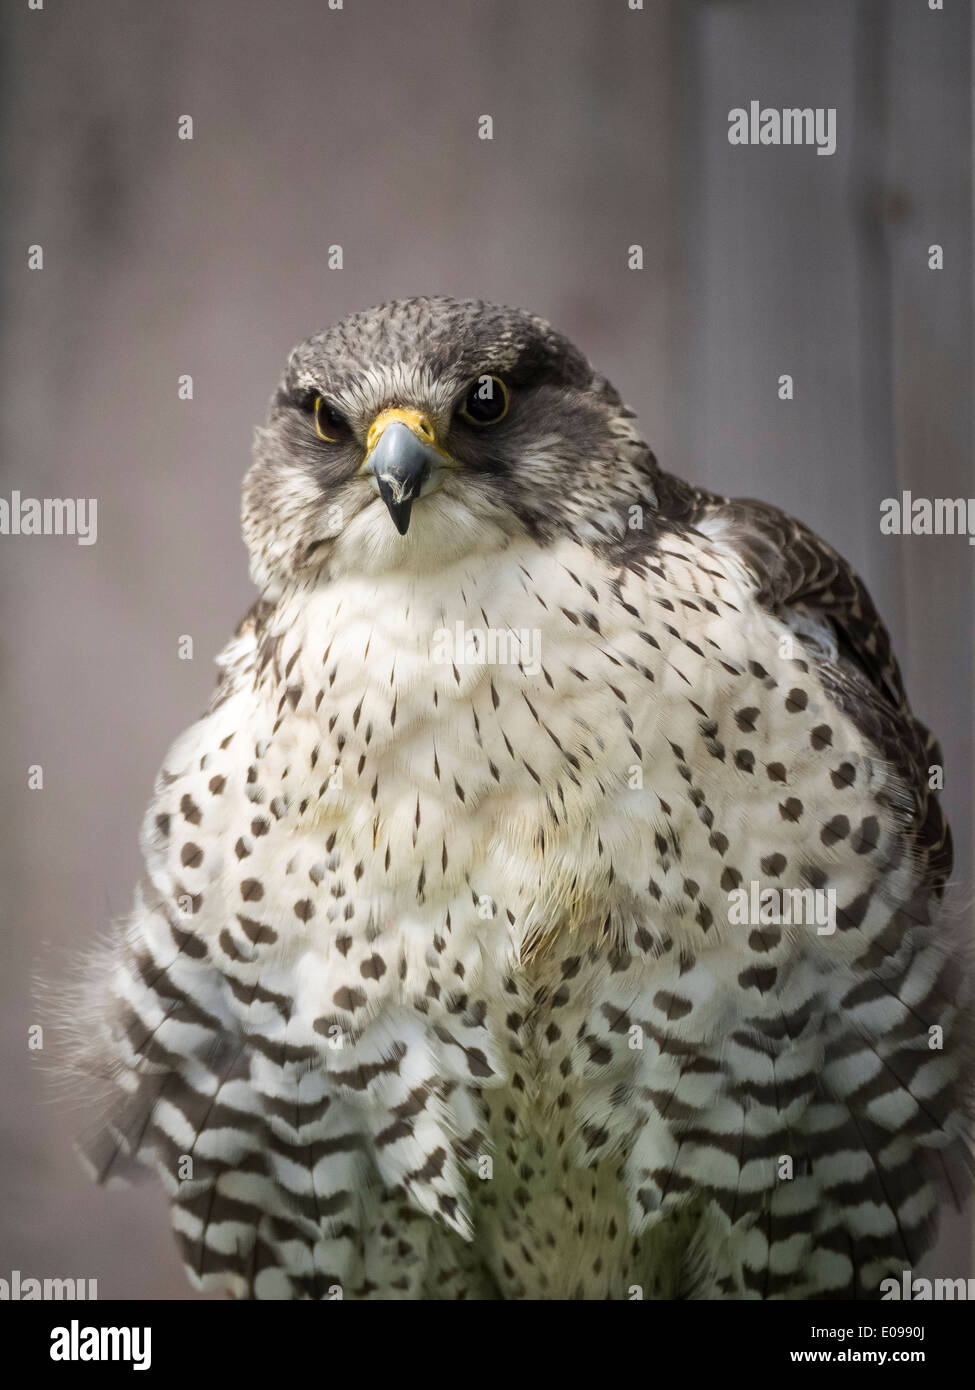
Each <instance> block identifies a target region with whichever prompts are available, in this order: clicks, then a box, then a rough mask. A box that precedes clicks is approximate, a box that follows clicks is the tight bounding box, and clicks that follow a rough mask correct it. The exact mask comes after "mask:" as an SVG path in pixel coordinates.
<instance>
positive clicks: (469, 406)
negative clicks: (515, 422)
mask: <svg viewBox="0 0 975 1390" xmlns="http://www.w3.org/2000/svg"><path fill="white" fill-rule="evenodd" d="M508 405H509V396H508V388H507V386H505V384H504V382H503V381H502V380H501V378H500V377H499V376H479V377H478V378H477V380H476V381H472V382H471V384H470V387H469V389H468V392H467V395H466V396H465V397H464V404H463V405H462V406H461V408H460V414H461V416H462V418H463V419H465V420H466V421H467V422H468V423H469V424H471V425H496V424H497V423H498V421H499V420H503V419H504V417H505V416H506V415H507V413H508Z"/></svg>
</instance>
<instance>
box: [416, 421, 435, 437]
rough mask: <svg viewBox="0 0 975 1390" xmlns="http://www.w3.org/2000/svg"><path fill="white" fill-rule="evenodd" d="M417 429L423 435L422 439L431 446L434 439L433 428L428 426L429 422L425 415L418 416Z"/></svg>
mask: <svg viewBox="0 0 975 1390" xmlns="http://www.w3.org/2000/svg"><path fill="white" fill-rule="evenodd" d="M417 428H418V429H419V431H420V433H421V434H422V435H423V438H424V439H427V440H429V441H430V443H431V444H432V443H433V437H434V435H433V426H432V425H431V424H430V421H429V420H428V419H427V417H426V416H425V415H421V416H420V418H419V420H418V421H417Z"/></svg>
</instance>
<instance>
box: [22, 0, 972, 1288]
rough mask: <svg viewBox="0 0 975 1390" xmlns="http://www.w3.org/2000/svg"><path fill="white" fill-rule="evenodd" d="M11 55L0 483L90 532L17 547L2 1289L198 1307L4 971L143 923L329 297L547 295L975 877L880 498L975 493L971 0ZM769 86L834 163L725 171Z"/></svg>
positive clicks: (953, 705)
mask: <svg viewBox="0 0 975 1390" xmlns="http://www.w3.org/2000/svg"><path fill="white" fill-rule="evenodd" d="M3 27H4V31H5V35H4V37H5V43H4V47H3V57H2V59H0V61H2V63H3V70H2V72H0V92H2V96H0V122H2V130H0V137H2V144H0V156H2V160H3V164H2V181H3V184H2V206H3V208H4V210H5V218H4V221H3V227H2V233H0V234H2V237H3V275H2V280H0V295H2V303H0V309H2V311H3V313H4V319H5V324H6V330H7V331H6V333H5V335H4V340H3V344H2V347H0V393H2V426H0V428H2V433H0V495H9V492H10V490H11V489H13V488H15V487H19V488H20V489H21V490H22V491H23V492H24V493H25V494H30V495H39V496H81V495H84V496H96V497H97V498H98V499H99V539H98V543H97V545H95V546H92V547H90V548H81V547H77V546H75V545H74V544H73V542H70V541H68V540H66V539H64V538H60V539H59V538H50V539H48V538H43V539H25V538H21V539H10V538H3V539H0V582H2V599H0V602H2V613H3V622H2V628H0V633H2V639H0V640H2V647H0V683H2V699H3V703H2V710H3V716H4V717H3V720H2V727H0V740H2V743H0V808H2V814H3V817H4V829H3V835H2V837H0V882H2V884H3V913H4V921H3V931H2V935H0V940H2V942H3V953H4V954H3V971H2V976H0V981H2V984H0V988H2V991H3V1010H2V1028H3V1055H4V1067H3V1069H2V1075H3V1081H2V1086H3V1091H2V1099H0V1117H2V1124H3V1127H4V1130H3V1139H2V1154H0V1174H2V1178H3V1188H4V1193H5V1201H4V1203H3V1216H2V1218H0V1219H2V1220H3V1222H4V1227H5V1229H4V1230H3V1231H2V1232H0V1273H2V1272H4V1271H5V1270H6V1269H11V1268H20V1269H22V1270H23V1271H25V1272H31V1273H35V1274H46V1275H76V1276H79V1277H80V1276H85V1277H98V1278H99V1280H100V1290H101V1293H102V1296H104V1297H107V1296H112V1295H115V1296H129V1297H142V1296H153V1295H154V1296H166V1297H184V1296H186V1295H187V1289H186V1286H185V1283H184V1281H183V1278H182V1275H181V1273H180V1271H179V1269H178V1267H177V1261H176V1257H175V1253H174V1251H173V1248H172V1245H171V1241H170V1238H169V1235H168V1231H167V1227H166V1219H165V1212H164V1209H163V1205H164V1204H163V1202H162V1199H161V1196H160V1194H159V1192H158V1191H157V1190H156V1189H155V1187H153V1186H151V1185H150V1186H146V1187H141V1188H138V1189H135V1190H134V1191H130V1192H128V1193H111V1194H106V1193H102V1192H96V1191H92V1190H90V1189H89V1187H88V1185H87V1182H86V1180H85V1179H84V1177H83V1176H82V1175H81V1174H80V1172H79V1170H78V1169H77V1168H76V1166H75V1164H74V1160H73V1158H72V1156H71V1154H70V1151H69V1145H70V1136H71V1134H72V1132H73V1130H74V1129H75V1128H76V1126H77V1124H78V1123H79V1122H80V1120H79V1117H78V1116H76V1115H73V1114H72V1113H71V1111H70V1109H68V1110H67V1111H66V1110H64V1109H59V1108H57V1107H54V1106H52V1105H51V1104H50V1103H49V1101H48V1100H47V1099H46V1093H45V1088H44V1085H43V1078H42V1076H41V1067H42V1066H43V1060H42V1061H41V1067H38V1066H37V1065H36V1063H37V1060H38V1059H37V1058H31V1057H30V1056H29V1055H28V1053H27V1049H26V1046H25V1037H26V1031H27V1027H28V1024H29V1023H30V1022H31V1021H32V1019H33V1017H34V1013H35V1010H34V1005H33V1003H32V999H31V991H30V979H31V975H32V973H33V972H34V971H35V970H37V969H40V970H42V971H44V970H48V971H49V970H50V969H51V968H52V967H53V968H56V967H57V965H58V963H59V962H61V961H62V960H63V959H64V957H65V954H66V952H68V951H69V950H70V949H71V948H72V947H75V946H77V945H79V944H82V943H84V942H86V941H90V940H91V939H92V937H93V936H94V935H95V934H96V933H97V932H98V931H99V930H100V929H101V927H102V926H103V925H104V923H105V922H106V921H107V920H108V919H109V917H110V916H112V915H113V914H119V913H121V912H124V911H125V910H126V908H127V906H128V903H129V898H130V892H131V885H132V883H133V882H134V880H135V877H136V874H137V871H138V852H137V842H136V834H137V827H138V824H139V820H140V817H141V814H142V810H143V807H144V803H145V800H146V797H147V795H148V792H149V790H150V787H151V784H152V779H153V777H154V774H155V771H156V768H157V767H158V764H159V762H160V759H161V757H162V754H163V752H164V751H165V748H166V747H167V745H168V743H169V741H170V740H171V738H172V737H173V736H174V735H175V734H176V733H177V732H178V731H179V730H180V729H181V728H182V727H183V726H184V725H185V724H186V723H187V722H188V721H189V720H190V719H191V718H192V717H194V716H195V715H196V714H197V712H198V711H199V710H200V708H201V707H202V706H203V704H204V703H205V700H206V698H207V695H208V692H209V688H210V685H211V679H212V668H211V666H210V664H209V663H210V659H211V657H212V655H213V653H214V652H215V651H216V650H217V649H218V647H219V646H220V645H221V643H222V642H223V640H224V638H225V637H226V635H227V634H228V632H229V631H230V629H231V627H232V625H233V624H234V622H235V621H236V618H237V617H238V615H239V613H240V612H241V611H242V609H243V608H244V607H245V605H246V604H247V603H248V601H249V588H248V583H247V578H246V564H245V559H244V552H243V548H242V545H241V543H240V540H239V534H238V525H237V502H238V486H239V479H240V476H241V474H242V472H243V470H244V467H245V465H246V461H247V454H248V448H249V440H250V434H251V430H252V427H253V425H254V423H255V422H257V421H258V420H259V419H260V417H261V416H262V414H263V411H264V407H265V403H266V400H267V397H268V395H269V394H270V391H271V388H272V386H273V384H274V381H275V378H276V375H277V372H278V370H279V367H280V364H281V361H282V360H283V357H284V354H285V352H286V351H287V349H288V348H289V347H290V346H291V345H292V343H293V342H294V341H296V340H297V339H298V338H300V337H302V336H304V335H305V334H306V333H308V332H309V331H311V330H314V329H315V328H317V327H320V326H322V325H323V324H324V323H326V322H329V321H331V320H333V319H335V318H336V317H338V316H340V315H341V314H343V313H345V312H347V311H349V310H351V309H354V308H359V307H363V306H364V305H366V304H370V303H374V302H377V301H379V300H382V299H385V298H388V297H391V296H394V295H402V294H415V293H423V292H432V291H440V292H447V293H453V294H459V295H474V296H483V297H486V298H493V299H498V300H502V301H507V302H511V303H518V304H523V305H526V306H529V307H531V308H534V309H536V310H538V311H540V312H542V313H544V314H546V315H547V316H548V317H550V318H551V319H552V320H553V321H554V322H556V323H557V324H558V325H559V326H561V327H562V328H564V329H565V330H566V331H568V332H569V334H570V335H571V336H573V337H574V338H575V339H576V340H577V341H578V342H579V343H580V345H581V346H582V347H583V348H584V349H585V350H586V351H587V352H588V353H589V355H590V356H591V357H592V359H593V360H594V361H596V362H597V363H598V364H599V365H600V367H601V368H602V369H603V370H605V371H606V372H607V373H608V374H609V375H610V376H611V378H613V379H614V380H615V381H616V382H617V384H618V385H619V387H620V389H621V390H622V391H623V393H624V395H625V396H626V397H627V398H628V399H629V401H630V402H631V403H632V404H633V405H634V407H636V408H637V409H638V410H639V412H640V415H641V418H642V420H643V423H644V426H645V433H646V437H647V438H648V439H649V440H650V441H651V442H652V443H653V445H654V447H655V448H656V450H657V453H658V455H659V457H660V459H661V461H662V463H663V464H664V466H666V467H669V468H672V469H673V470H674V471H677V472H681V473H683V474H685V475H687V476H689V477H692V478H694V479H695V480H697V481H700V482H703V483H706V484H708V485H710V486H713V487H715V488H717V489H719V490H720V491H723V492H729V493H737V494H750V495H755V496H761V497H764V498H766V499H767V500H770V501H773V502H776V503H778V504H780V505H781V506H783V507H785V508H786V509H788V510H791V511H793V512H795V513H796V514H798V515H799V516H801V517H802V518H803V519H804V520H806V521H807V522H808V523H810V524H811V525H812V526H813V527H814V528H815V529H817V530H818V531H820V532H821V533H822V534H823V535H825V536H826V537H827V538H828V539H829V540H831V541H832V542H833V543H834V544H836V545H837V546H838V547H839V548H840V549H841V550H843V551H844V552H845V553H846V554H848V555H849V556H850V557H851V559H853V560H854V561H855V562H856V563H857V565H858V566H859V568H860V569H861V571H862V572H863V573H864V575H865V576H866V578H867V579H868V581H869V582H870V584H871V587H872V588H873V590H874V594H875V597H876V599H877V602H878V604H879V606H880V608H881V610H882V611H883V612H884V613H885V615H886V616H887V618H888V621H889V622H890V625H891V627H892V630H893V632H894V635H895V639H896V642H897V646H898V649H899V651H900V653H901V655H902V658H903V661H904V665H905V672H906V676H907V681H908V686H909V689H910V691H911V693H912V696H913V699H914V701H915V704H916V706H917V708H918V710H919V712H920V713H921V714H922V715H923V717H924V718H925V719H927V720H928V722H930V723H931V724H932V725H933V726H934V727H935V728H936V729H937V730H938V731H939V732H940V734H941V735H942V738H943V741H944V746H945V763H946V769H947V784H946V798H947V801H948V805H949V808H950V811H951V814H952V818H953V822H954V825H955V830H956V836H957V839H958V848H959V893H960V894H963V893H965V892H966V891H968V885H969V881H970V876H971V865H972V853H971V842H972V807H971V788H972V779H971V767H972V713H971V711H972V701H971V680H972V664H973V663H972V655H973V653H972V641H973V637H972V633H973V623H972V598H973V586H972V565H973V563H975V550H973V549H972V548H971V547H969V546H968V545H966V543H965V540H964V539H963V538H950V537H948V538H934V537H930V538H929V537H907V538H896V537H883V536H882V535H881V534H880V530H879V524H878V523H879V503H880V500H881V499H882V498H883V497H886V496H889V495H892V494H896V493H898V492H899V491H900V489H902V488H905V487H906V488H910V489H912V490H913V491H914V492H916V493H918V494H922V493H923V494H925V495H931V496H966V497H967V496H969V495H975V480H973V477H972V471H973V450H972V407H971V371H972V316H971V271H972V223H971V194H972V188H971V116H970V76H971V32H970V31H971V12H970V6H969V5H967V4H965V3H962V2H961V0H945V8H944V11H943V12H941V13H937V12H930V11H929V10H928V9H927V6H926V3H925V0H816V2H815V3H807V0H788V2H786V0H713V3H707V2H706V0H699V3H694V2H693V0H686V2H685V3H677V0H645V6H644V9H643V11H642V12H639V11H637V12H634V11H631V10H630V9H629V8H628V5H627V0H531V3H527V0H449V3H448V0H442V3H441V2H439V0H345V6H344V9H343V10H342V11H341V12H333V11H329V10H328V9H327V7H326V5H325V4H324V2H323V0H275V3H273V4H271V3H258V0H157V2H156V3H154V4H152V5H147V4H145V3H144V0H57V2H56V3H55V0H47V3H46V5H45V8H44V9H43V10H42V11H39V12H37V11H29V10H28V9H27V5H26V0H24V3H20V0H17V3H14V0H11V3H10V4H9V5H8V6H7V7H6V10H5V13H4V18H3ZM753 98H754V99H758V100H760V101H761V102H762V103H763V104H765V105H770V106H779V107H781V106H803V105H810V106H814V107H816V106H835V107H836V110H837V121H838V143H837V150H836V153H835V154H834V155H833V156H831V157H829V158H824V157H820V156H817V155H816V153H815V152H814V151H813V150H811V149H806V148H795V149H774V148H763V149H751V148H747V149H739V148H732V147H731V146H730V145H729V144H728V140H727V129H728V120H727V117H728V111H729V109H730V108H732V107H735V106H747V104H748V102H749V101H750V100H751V99H753ZM485 113H487V114H491V115H492V116H493V118H494V124H495V138H494V140H493V142H490V143H488V142H481V141H478V140H477V139H476V122H477V118H478V116H480V115H482V114H485ZM182 114H191V115H192V116H193V118H194V139H193V141H192V142H181V141H178V140H177V138H176V132H177V119H178V117H179V116H180V115H182ZM336 242H338V243H341V244H342V245H343V247H344V256H345V267H344V269H343V270H342V271H341V272H337V271H331V272H330V271H329V270H328V269H327V268H326V257H325V253H326V248H327V247H328V246H329V245H331V244H333V243H336ZM934 242H938V243H941V244H942V245H943V246H944V248H945V268H944V269H943V270H942V271H938V272H934V271H930V270H929V269H928V268H927V247H928V245H929V244H931V243H934ZM33 243H41V244H42V245H43V246H44V251H45V267H44V270H43V271H42V272H28V270H27V266H26V247H27V246H28V245H30V244H33ZM634 243H639V244H641V245H642V246H643V250H644V269H643V270H642V271H632V270H630V269H628V268H627V248H628V247H629V246H630V245H632V244H634ZM184 372H189V373H192V374H193V377H194V383H195V398H194V400H193V402H192V403H181V402H179V401H178V400H177V395H176V379H177V377H178V375H179V374H181V373H184ZM786 372H787V373H790V374H792V375H793V376H794V379H795V383H796V398H795V400H794V401H792V402H783V401H780V400H779V399H778V395H777V379H778V377H779V375H780V374H781V373H786ZM184 633H188V634H191V635H192V636H193V638H194V641H195V650H196V659H195V660H194V661H192V662H181V661H179V660H178V659H177V639H178V637H179V636H180V635H181V634H184ZM31 763H42V764H43V766H44V770H45V786H44V790H43V792H28V791H27V790H26V767H27V765H28V764H31ZM965 1232H966V1227H965V1226H964V1224H963V1223H962V1222H961V1221H960V1220H955V1221H954V1222H951V1221H949V1222H948V1223H947V1227H946V1236H945V1242H944V1245H943V1248H942V1250H941V1251H940V1252H939V1253H938V1255H937V1257H936V1264H937V1271H938V1273H940V1274H945V1275H948V1274H955V1273H959V1272H962V1270H963V1268H964V1264H965V1259H966V1245H967V1236H966V1233H965Z"/></svg>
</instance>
